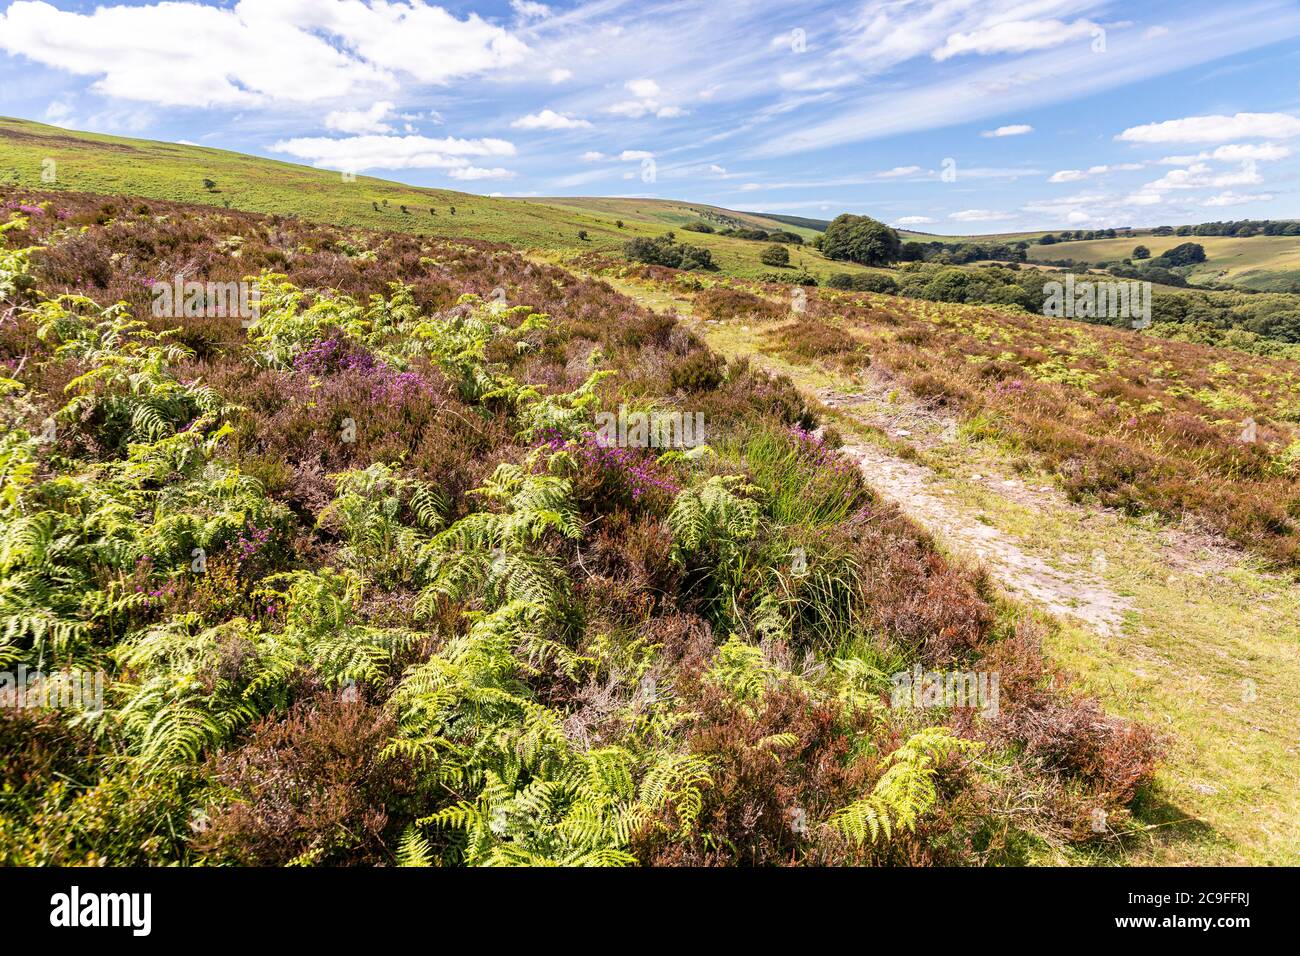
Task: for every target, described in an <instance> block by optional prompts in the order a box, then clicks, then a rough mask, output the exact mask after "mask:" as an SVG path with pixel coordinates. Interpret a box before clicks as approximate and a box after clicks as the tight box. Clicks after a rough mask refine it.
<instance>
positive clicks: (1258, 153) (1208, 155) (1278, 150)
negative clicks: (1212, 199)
mask: <svg viewBox="0 0 1300 956" xmlns="http://www.w3.org/2000/svg"><path fill="white" fill-rule="evenodd" d="M1290 155H1291V148H1290V147H1289V146H1282V145H1280V144H1278V143H1229V144H1227V145H1226V146H1220V147H1218V148H1217V149H1212V150H1207V151H1204V152H1200V153H1196V154H1195V155H1193V156H1166V157H1164V158H1163V159H1160V160H1157V162H1158V163H1159V164H1160V165H1161V166H1190V165H1191V164H1192V163H1200V162H1204V161H1205V160H1207V159H1217V160H1219V161H1220V162H1225V163H1235V162H1242V161H1244V160H1247V159H1253V160H1257V161H1259V162H1261V163H1267V162H1273V161H1275V160H1279V159H1286V158H1287V157H1288V156H1290Z"/></svg>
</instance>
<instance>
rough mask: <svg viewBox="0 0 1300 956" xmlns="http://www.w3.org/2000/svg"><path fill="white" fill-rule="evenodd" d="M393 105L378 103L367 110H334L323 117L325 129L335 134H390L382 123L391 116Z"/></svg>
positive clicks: (388, 129) (387, 126)
mask: <svg viewBox="0 0 1300 956" xmlns="http://www.w3.org/2000/svg"><path fill="white" fill-rule="evenodd" d="M392 112H393V104H392V103H389V102H387V101H380V102H378V103H376V104H375V105H374V106H372V107H370V109H368V110H335V111H333V112H331V113H327V114H326V115H325V128H326V129H331V130H334V131H335V132H337V133H391V132H392V131H393V128H392V127H391V126H389V125H388V124H387V123H385V122H384V120H385V119H387V118H388V117H389V116H391V115H392Z"/></svg>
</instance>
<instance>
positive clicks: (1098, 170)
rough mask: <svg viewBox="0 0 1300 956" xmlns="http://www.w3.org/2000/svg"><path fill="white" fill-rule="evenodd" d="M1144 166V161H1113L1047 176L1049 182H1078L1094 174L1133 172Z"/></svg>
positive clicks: (1065, 170)
mask: <svg viewBox="0 0 1300 956" xmlns="http://www.w3.org/2000/svg"><path fill="white" fill-rule="evenodd" d="M1142 168H1144V164H1143V163H1112V164H1109V165H1102V166H1089V167H1088V168H1087V169H1061V170H1058V171H1057V172H1054V173H1052V175H1051V176H1049V177H1047V181H1048V182H1049V183H1076V182H1078V181H1079V180H1081V179H1089V178H1090V177H1093V176H1104V175H1106V174H1107V173H1117V172H1131V171H1133V170H1137V169H1142Z"/></svg>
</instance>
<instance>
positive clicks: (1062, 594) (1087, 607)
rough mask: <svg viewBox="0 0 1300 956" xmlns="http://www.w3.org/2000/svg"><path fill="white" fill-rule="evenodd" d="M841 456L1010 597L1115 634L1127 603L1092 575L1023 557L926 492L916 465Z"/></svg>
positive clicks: (875, 452)
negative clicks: (985, 571) (986, 572)
mask: <svg viewBox="0 0 1300 956" xmlns="http://www.w3.org/2000/svg"><path fill="white" fill-rule="evenodd" d="M842 450H843V451H844V452H845V453H846V454H848V455H851V456H852V457H853V458H854V459H855V460H856V461H857V462H858V465H859V467H861V469H862V472H863V475H864V476H865V477H866V479H867V483H868V484H870V485H871V486H872V487H873V488H875V489H876V491H878V492H879V493H880V494H882V495H884V496H885V497H886V498H888V499H889V500H891V501H893V502H894V503H896V504H897V505H898V506H899V507H900V508H902V509H903V511H904V512H905V513H906V514H907V515H908V517H910V518H912V519H913V520H914V521H916V522H917V523H918V524H920V525H921V526H922V527H924V528H926V529H927V530H928V531H930V533H931V534H933V535H935V537H937V538H938V539H939V540H941V541H946V542H948V543H950V544H954V545H956V546H957V548H958V549H959V550H963V551H966V552H968V553H969V554H970V555H972V556H974V557H977V558H979V559H980V560H981V561H982V562H984V564H985V565H986V566H987V567H988V568H989V570H990V571H991V572H992V574H993V577H994V579H995V580H996V581H998V583H999V584H1001V585H1002V586H1003V587H1004V588H1005V589H1006V590H1007V591H1008V592H1010V593H1011V594H1012V595H1014V596H1015V597H1018V598H1022V599H1024V600H1028V601H1030V602H1032V603H1033V604H1036V605H1038V606H1039V607H1041V608H1042V609H1043V610H1045V611H1048V612H1049V613H1052V614H1060V615H1067V616H1070V617H1074V618H1077V619H1079V620H1080V621H1082V622H1083V623H1085V624H1087V625H1088V626H1089V627H1091V628H1093V629H1094V630H1095V631H1097V633H1099V634H1104V635H1110V634H1113V633H1115V632H1116V631H1117V629H1118V627H1119V625H1120V622H1121V620H1122V617H1123V612H1124V611H1125V610H1126V609H1128V608H1129V606H1130V602H1129V601H1128V600H1126V599H1124V598H1121V597H1119V596H1118V595H1116V594H1115V593H1114V592H1113V591H1111V590H1110V589H1109V588H1108V587H1106V585H1105V584H1104V583H1102V581H1101V579H1100V578H1099V577H1098V576H1096V575H1095V574H1092V573H1089V572H1087V571H1084V570H1082V569H1078V568H1076V569H1072V570H1070V571H1062V570H1059V569H1057V568H1054V567H1052V566H1051V565H1050V564H1048V563H1047V562H1046V561H1044V560H1042V559H1041V558H1038V557H1034V556H1033V555H1030V554H1026V553H1025V551H1024V550H1023V549H1021V548H1020V546H1019V545H1017V544H1016V542H1015V541H1014V540H1013V539H1012V538H1011V537H1010V536H1009V535H1006V534H1004V533H1002V532H1001V531H999V530H997V529H996V528H994V527H992V526H991V525H988V524H984V523H983V522H981V521H978V520H976V519H975V518H974V517H973V516H972V515H970V514H969V513H968V512H967V511H966V510H965V509H959V508H957V507H955V506H954V505H952V504H951V503H949V501H947V500H945V496H944V495H943V494H942V491H936V490H932V483H933V473H932V472H931V471H930V469H928V468H926V467H924V466H922V465H916V464H913V463H911V462H908V461H904V460H902V459H900V458H897V457H895V456H893V455H891V454H890V453H889V452H887V451H885V450H884V449H882V448H879V447H876V446H872V445H846V446H844V448H843V449H842Z"/></svg>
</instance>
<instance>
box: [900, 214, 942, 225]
mask: <svg viewBox="0 0 1300 956" xmlns="http://www.w3.org/2000/svg"><path fill="white" fill-rule="evenodd" d="M894 222H896V223H897V224H898V225H900V226H924V225H925V224H926V223H928V222H935V220H934V219H931V218H930V217H929V216H903V217H901V218H899V219H895V220H894Z"/></svg>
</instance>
